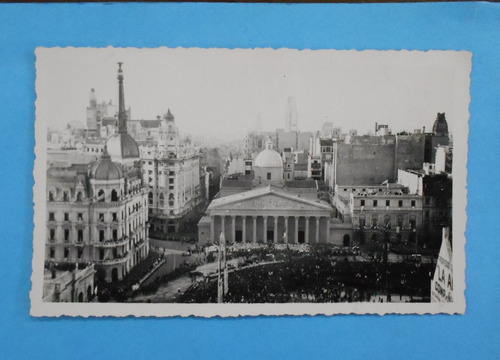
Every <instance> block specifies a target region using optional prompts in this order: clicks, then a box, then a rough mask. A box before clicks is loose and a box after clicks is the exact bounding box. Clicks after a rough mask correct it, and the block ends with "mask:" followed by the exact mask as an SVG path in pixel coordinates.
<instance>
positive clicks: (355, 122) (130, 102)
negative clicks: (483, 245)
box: [36, 47, 471, 139]
mask: <svg viewBox="0 0 500 360" xmlns="http://www.w3.org/2000/svg"><path fill="white" fill-rule="evenodd" d="M118 61H121V62H123V63H124V64H123V71H124V84H125V105H126V107H127V108H128V107H131V109H132V119H134V120H138V119H155V118H156V116H157V115H163V114H165V113H166V112H167V110H168V109H169V108H170V110H171V112H172V113H173V114H174V116H175V118H176V121H177V125H178V127H179V131H180V132H181V134H182V135H192V136H194V137H200V136H202V137H214V138H219V139H220V138H224V137H231V138H237V137H238V138H239V137H243V136H244V135H245V134H246V133H247V132H248V131H252V130H255V127H256V124H259V123H260V126H261V129H260V130H262V131H274V130H275V129H276V128H281V129H283V128H285V119H286V111H287V101H288V98H289V97H293V98H294V100H295V102H296V108H297V120H298V128H299V130H300V131H320V130H321V127H322V125H323V123H324V122H326V121H329V122H333V125H334V127H341V128H342V130H343V131H344V132H347V131H348V130H349V129H356V130H358V132H359V133H360V134H363V133H367V132H368V131H373V130H374V127H375V122H378V123H379V124H388V125H389V127H390V128H391V129H392V130H393V131H394V132H399V131H404V130H406V131H413V130H414V129H416V128H418V129H422V127H423V126H425V127H426V130H427V131H430V130H431V128H432V124H433V123H434V119H435V118H436V114H437V113H438V112H445V113H446V118H447V120H448V125H449V128H450V131H451V132H454V126H453V125H454V123H463V121H464V120H467V119H468V117H469V115H468V106H469V101H470V97H469V86H470V70H471V54H470V53H467V52H456V51H430V52H420V51H353V50H349V51H337V50H293V49H279V50H273V49H255V50H252V49H235V50H229V49H199V48H192V49H187V48H177V49H167V48H158V49H133V48H120V49H118V48H111V47H109V48H102V49H94V48H64V49H63V48H53V49H47V48H39V49H37V64H36V66H37V80H36V90H37V113H36V114H37V120H43V121H44V122H45V123H46V124H47V126H49V127H54V128H63V127H64V126H65V125H66V124H67V123H68V122H72V121H79V122H82V123H83V124H86V107H87V106H88V104H89V98H90V89H91V88H94V89H95V92H96V97H97V100H98V102H102V101H106V102H107V101H109V100H111V101H112V102H113V103H114V104H117V103H118V84H117V79H116V75H117V69H118V66H117V62H118Z"/></svg>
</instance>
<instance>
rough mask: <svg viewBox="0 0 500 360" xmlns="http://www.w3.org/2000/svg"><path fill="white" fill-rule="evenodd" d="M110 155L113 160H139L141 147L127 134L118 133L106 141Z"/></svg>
mask: <svg viewBox="0 0 500 360" xmlns="http://www.w3.org/2000/svg"><path fill="white" fill-rule="evenodd" d="M106 146H107V148H108V153H109V155H111V157H112V158H113V159H131V158H139V147H138V146H137V143H136V142H135V140H134V139H133V138H132V136H130V135H129V134H127V133H120V132H118V133H116V134H113V135H111V136H110V137H109V138H108V140H107V141H106Z"/></svg>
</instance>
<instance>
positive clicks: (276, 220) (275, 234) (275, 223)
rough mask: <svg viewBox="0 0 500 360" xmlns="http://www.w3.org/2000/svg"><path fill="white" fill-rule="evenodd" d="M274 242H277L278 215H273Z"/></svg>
mask: <svg viewBox="0 0 500 360" xmlns="http://www.w3.org/2000/svg"><path fill="white" fill-rule="evenodd" d="M273 241H274V243H275V244H276V243H277V242H278V217H277V216H275V217H274V239H273Z"/></svg>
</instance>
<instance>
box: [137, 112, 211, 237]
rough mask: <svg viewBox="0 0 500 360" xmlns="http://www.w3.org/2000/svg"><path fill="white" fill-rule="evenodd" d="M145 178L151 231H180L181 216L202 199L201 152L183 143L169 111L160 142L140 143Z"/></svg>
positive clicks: (156, 232)
mask: <svg viewBox="0 0 500 360" xmlns="http://www.w3.org/2000/svg"><path fill="white" fill-rule="evenodd" d="M141 159H142V165H143V180H144V183H145V184H147V186H148V190H149V194H148V207H149V213H150V222H151V225H150V230H151V234H152V235H155V236H159V237H165V235H167V234H168V233H175V232H178V231H179V225H180V221H181V219H182V218H183V217H184V216H185V215H186V214H187V213H188V212H189V211H190V210H192V209H193V208H194V207H195V206H196V205H198V204H199V202H200V201H201V200H202V199H203V196H202V195H203V194H202V192H201V186H200V176H201V177H203V175H202V174H201V172H200V152H199V151H198V150H197V149H196V148H195V147H193V146H191V145H190V144H184V143H182V142H181V139H180V136H179V130H178V128H177V126H176V123H175V118H174V116H173V115H172V113H171V112H170V109H169V110H168V112H167V114H165V115H164V116H163V118H162V120H161V125H160V128H159V130H158V141H157V144H153V145H144V146H141Z"/></svg>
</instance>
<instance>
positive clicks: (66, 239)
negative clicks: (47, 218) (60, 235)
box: [64, 229, 69, 242]
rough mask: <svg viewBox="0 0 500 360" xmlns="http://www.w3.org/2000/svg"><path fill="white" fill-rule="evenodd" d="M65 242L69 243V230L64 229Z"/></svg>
mask: <svg viewBox="0 0 500 360" xmlns="http://www.w3.org/2000/svg"><path fill="white" fill-rule="evenodd" d="M64 241H66V242H68V241H69V229H64Z"/></svg>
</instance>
